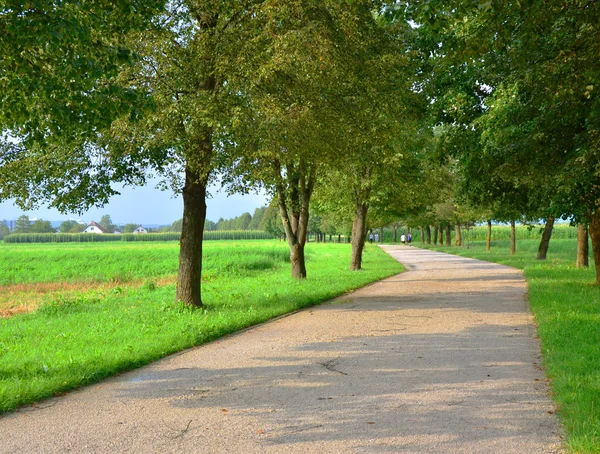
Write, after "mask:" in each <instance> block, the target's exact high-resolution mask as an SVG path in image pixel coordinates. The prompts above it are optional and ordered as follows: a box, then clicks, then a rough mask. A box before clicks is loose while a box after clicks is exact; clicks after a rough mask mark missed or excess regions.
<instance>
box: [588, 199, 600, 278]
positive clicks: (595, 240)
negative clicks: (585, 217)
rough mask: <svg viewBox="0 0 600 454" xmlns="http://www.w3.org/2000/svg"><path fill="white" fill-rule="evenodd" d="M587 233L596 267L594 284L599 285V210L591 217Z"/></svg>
mask: <svg viewBox="0 0 600 454" xmlns="http://www.w3.org/2000/svg"><path fill="white" fill-rule="evenodd" d="M589 232H590V236H591V237H592V252H593V254H594V264H595V265H596V284H600V210H596V212H595V213H594V214H593V215H592V222H590V229H589Z"/></svg>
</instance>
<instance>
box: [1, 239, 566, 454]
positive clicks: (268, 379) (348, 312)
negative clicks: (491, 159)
mask: <svg viewBox="0 0 600 454" xmlns="http://www.w3.org/2000/svg"><path fill="white" fill-rule="evenodd" d="M383 249H384V250H386V251H387V252H388V253H390V254H391V255H392V256H393V257H395V258H396V259H397V260H399V261H400V262H402V263H403V264H404V265H405V266H406V267H407V269H408V271H407V272H405V273H402V274H400V275H397V276H394V277H391V278H388V279H385V280H383V281H379V282H377V283H375V284H372V285H370V286H368V287H366V288H363V289H361V290H359V291H357V292H354V293H352V294H348V295H345V296H343V297H341V298H338V299H335V300H333V301H330V302H328V303H325V304H323V305H320V306H318V307H313V308H310V309H307V310H304V311H301V312H298V313H295V314H292V315H290V316H287V317H282V318H279V319H277V320H274V321H272V322H269V323H266V324H263V325H260V326H257V327H254V328H251V329H248V330H245V331H243V332H241V333H239V334H236V335H233V336H229V337H226V338H223V339H221V340H219V341H216V342H212V343H210V344H207V345H204V346H201V347H198V348H193V349H190V350H187V351H185V352H182V353H179V354H176V355H172V356H169V357H167V358H165V359H163V360H161V361H158V362H156V363H154V364H152V365H150V366H147V367H144V368H141V369H138V370H136V371H133V372H130V373H126V374H122V375H119V376H117V377H115V378H112V379H110V380H107V381H104V382H102V383H100V384H97V385H94V386H89V387H87V388H84V389H82V390H79V391H76V392H72V393H69V394H68V395H66V396H63V397H60V398H55V399H50V400H47V401H45V402H42V403H40V404H39V405H38V406H36V407H26V408H23V409H21V410H20V411H18V412H15V413H11V414H8V415H5V416H4V417H2V418H0V452H1V453H26V452H39V453H42V452H43V453H50V452H56V453H64V452H76V453H105V452H111V453H112V452H136V453H137V452H139V453H142V452H143V453H149V452H156V453H165V452H197V453H284V452H290V453H502V454H507V453H525V454H532V453H554V452H561V438H560V427H559V424H558V421H557V418H556V415H555V413H554V406H553V403H552V401H551V399H550V398H549V390H548V385H547V383H546V381H545V378H544V373H543V370H542V368H541V363H540V361H541V360H540V347H539V343H538V341H537V339H536V329H535V325H534V323H533V319H532V316H531V314H530V312H529V307H528V303H527V298H526V291H527V289H526V283H525V281H524V279H523V276H522V274H521V273H520V272H519V271H518V270H515V269H513V268H509V267H505V266H502V265H496V264H491V263H487V262H481V261H478V260H472V259H466V258H461V257H455V256H450V255H446V254H441V253H436V252H431V251H427V250H422V249H417V248H414V247H408V246H405V247H403V246H384V247H383ZM315 285H318V279H316V278H315Z"/></svg>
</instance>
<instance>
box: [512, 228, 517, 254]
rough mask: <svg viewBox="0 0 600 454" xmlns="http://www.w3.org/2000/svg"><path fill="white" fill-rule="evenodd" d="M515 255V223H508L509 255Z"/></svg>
mask: <svg viewBox="0 0 600 454" xmlns="http://www.w3.org/2000/svg"><path fill="white" fill-rule="evenodd" d="M516 253H517V229H516V227H515V221H510V255H515V254H516Z"/></svg>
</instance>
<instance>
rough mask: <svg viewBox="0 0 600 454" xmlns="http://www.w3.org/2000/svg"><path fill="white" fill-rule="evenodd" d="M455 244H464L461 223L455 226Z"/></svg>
mask: <svg viewBox="0 0 600 454" xmlns="http://www.w3.org/2000/svg"><path fill="white" fill-rule="evenodd" d="M454 237H455V240H454V244H455V245H456V246H462V245H463V240H462V235H461V231H460V224H456V225H455V226H454Z"/></svg>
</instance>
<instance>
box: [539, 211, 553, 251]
mask: <svg viewBox="0 0 600 454" xmlns="http://www.w3.org/2000/svg"><path fill="white" fill-rule="evenodd" d="M553 228H554V216H552V215H550V216H548V219H546V225H545V227H544V232H543V233H542V239H541V240H540V246H539V247H538V253H537V259H538V260H546V255H547V254H548V247H550V238H552V229H553Z"/></svg>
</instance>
